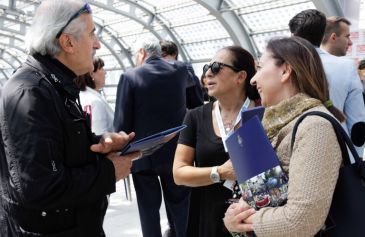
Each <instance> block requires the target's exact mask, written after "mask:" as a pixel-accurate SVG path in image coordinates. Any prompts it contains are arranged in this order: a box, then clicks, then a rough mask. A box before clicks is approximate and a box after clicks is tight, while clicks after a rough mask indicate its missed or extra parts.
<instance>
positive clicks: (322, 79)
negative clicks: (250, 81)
mask: <svg viewBox="0 0 365 237" xmlns="http://www.w3.org/2000/svg"><path fill="white" fill-rule="evenodd" d="M266 49H267V50H268V51H269V52H271V53H272V57H273V58H274V59H275V60H276V65H277V66H281V65H283V64H284V63H287V64H288V65H289V66H290V67H291V69H292V73H291V79H292V81H293V83H294V85H295V86H296V87H297V89H298V90H299V92H301V93H305V94H307V95H309V96H310V97H312V98H316V99H318V100H320V101H321V102H322V103H323V104H324V103H325V102H326V101H328V100H329V90H328V82H327V78H326V74H325V72H324V69H323V65H322V62H321V59H320V57H319V55H318V53H317V51H316V49H315V48H314V47H313V45H312V44H311V43H309V42H308V41H307V40H305V39H303V38H300V37H291V38H276V39H272V40H270V41H269V43H268V45H267V48H266ZM328 110H329V111H330V112H331V113H332V114H333V115H334V116H335V117H336V118H337V119H338V120H339V121H340V122H343V121H344V120H345V116H344V115H343V113H342V112H341V111H340V110H338V109H337V108H336V107H335V106H330V107H329V108H328Z"/></svg>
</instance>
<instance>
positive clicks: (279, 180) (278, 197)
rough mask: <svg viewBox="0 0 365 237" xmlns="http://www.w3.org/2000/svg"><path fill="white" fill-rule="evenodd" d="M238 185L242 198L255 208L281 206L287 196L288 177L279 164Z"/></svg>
mask: <svg viewBox="0 0 365 237" xmlns="http://www.w3.org/2000/svg"><path fill="white" fill-rule="evenodd" d="M239 187H240V189H241V193H242V198H243V199H244V200H245V201H246V202H247V203H248V204H249V205H250V206H252V207H254V208H255V209H260V208H262V207H267V206H270V207H275V206H281V205H283V204H285V202H286V199H287V197H288V179H287V177H286V174H285V173H284V172H283V171H282V169H281V167H280V166H276V167H274V168H272V169H269V170H267V171H265V172H263V173H261V174H259V175H257V176H254V177H252V178H251V179H249V180H247V181H245V182H243V183H239Z"/></svg>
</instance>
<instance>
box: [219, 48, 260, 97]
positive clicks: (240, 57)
mask: <svg viewBox="0 0 365 237" xmlns="http://www.w3.org/2000/svg"><path fill="white" fill-rule="evenodd" d="M222 50H227V51H229V52H230V53H231V55H232V66H234V67H235V68H237V69H239V70H243V71H245V72H246V73H247V78H246V80H245V85H244V86H245V90H246V95H247V96H248V98H250V99H251V100H257V99H260V95H259V93H258V91H257V89H256V87H255V86H252V85H251V83H250V81H251V79H252V77H253V76H254V75H255V74H256V66H255V60H254V58H253V56H252V55H251V54H250V53H249V52H248V51H247V50H245V49H244V48H242V47H240V46H228V47H224V48H223V49H222Z"/></svg>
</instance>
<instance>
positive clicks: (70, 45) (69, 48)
mask: <svg viewBox="0 0 365 237" xmlns="http://www.w3.org/2000/svg"><path fill="white" fill-rule="evenodd" d="M58 42H59V44H60V47H61V49H62V50H63V51H65V52H66V53H74V51H75V48H74V42H73V38H72V37H70V35H67V34H61V36H60V38H59V39H58Z"/></svg>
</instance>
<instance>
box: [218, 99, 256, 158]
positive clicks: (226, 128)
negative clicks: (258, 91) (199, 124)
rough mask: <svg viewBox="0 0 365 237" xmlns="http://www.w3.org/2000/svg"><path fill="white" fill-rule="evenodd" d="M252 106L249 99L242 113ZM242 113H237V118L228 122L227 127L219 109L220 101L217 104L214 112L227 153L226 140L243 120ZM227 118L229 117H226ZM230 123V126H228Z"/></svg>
mask: <svg viewBox="0 0 365 237" xmlns="http://www.w3.org/2000/svg"><path fill="white" fill-rule="evenodd" d="M249 104H250V99H249V98H248V97H247V98H246V100H245V102H244V103H243V105H242V108H241V110H240V111H244V110H246V109H247V108H248V106H249ZM240 111H238V113H236V117H234V118H233V119H231V120H229V121H226V126H225V125H224V122H223V119H222V116H221V111H220V108H219V101H217V102H216V109H215V110H214V115H215V118H216V121H217V124H218V128H219V132H220V135H221V137H222V141H223V146H224V150H225V151H226V152H227V147H226V139H227V137H228V135H229V133H230V132H231V131H232V130H233V128H234V126H236V125H237V124H238V123H239V121H240V120H241V113H240ZM226 118H227V116H226ZM228 123H230V124H228Z"/></svg>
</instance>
